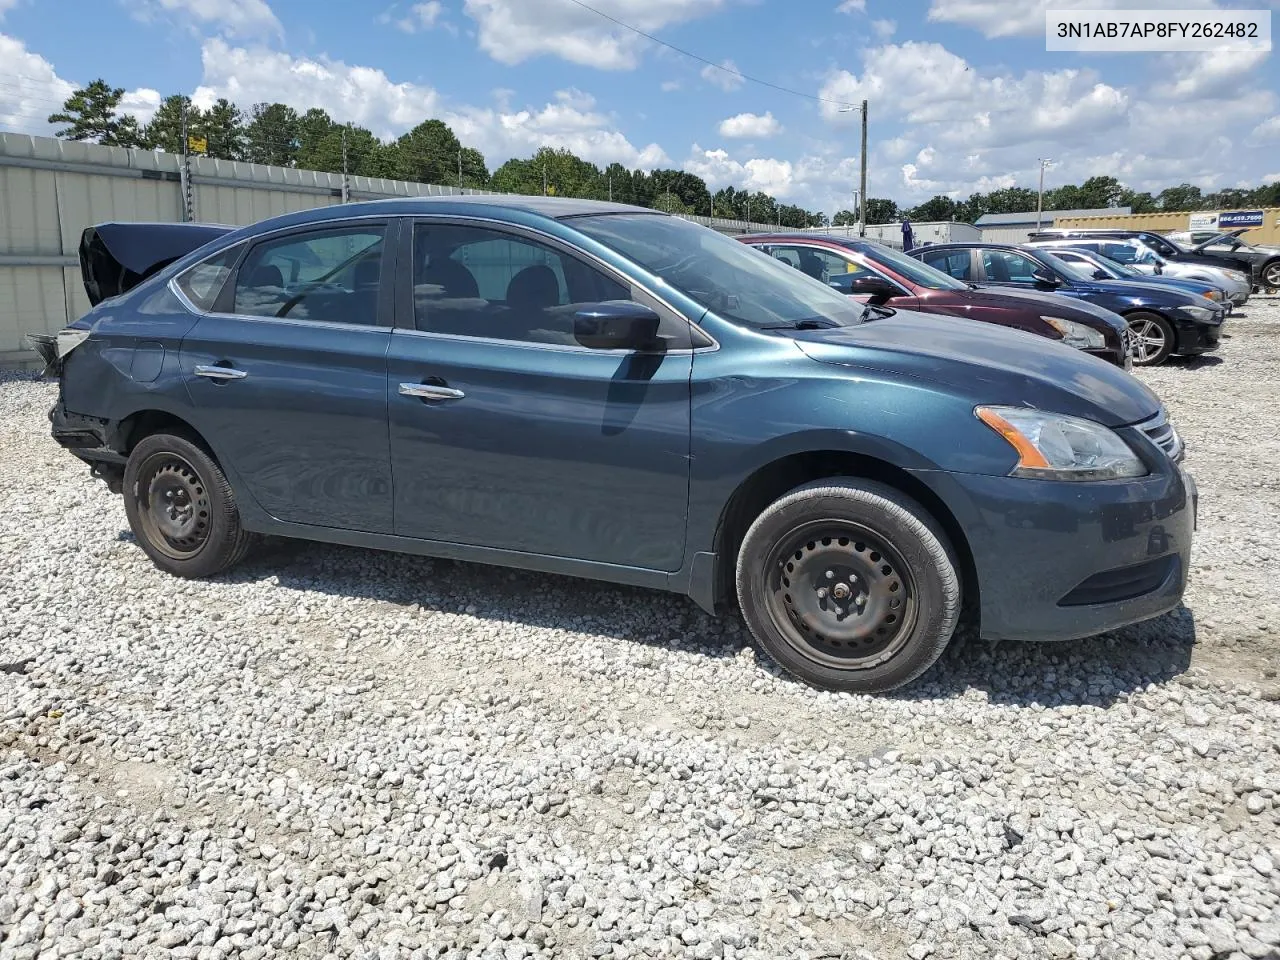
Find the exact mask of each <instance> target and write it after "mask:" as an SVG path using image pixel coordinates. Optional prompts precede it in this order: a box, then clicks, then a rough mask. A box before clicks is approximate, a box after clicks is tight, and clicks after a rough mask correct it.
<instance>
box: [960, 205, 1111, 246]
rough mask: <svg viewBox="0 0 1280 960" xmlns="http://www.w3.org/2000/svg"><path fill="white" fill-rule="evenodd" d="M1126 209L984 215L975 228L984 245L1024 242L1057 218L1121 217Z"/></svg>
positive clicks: (1108, 208) (1109, 208)
mask: <svg viewBox="0 0 1280 960" xmlns="http://www.w3.org/2000/svg"><path fill="white" fill-rule="evenodd" d="M1132 212H1133V210H1132V209H1131V208H1129V207H1107V208H1105V209H1102V210H1045V211H1044V212H1043V213H1041V214H1040V215H1039V222H1038V223H1037V216H1036V212H1035V211H1034V210H1032V211H1030V212H1029V213H984V214H983V215H982V216H980V217H979V218H978V222H977V223H976V224H975V226H976V227H977V228H978V229H979V230H980V231H981V234H982V239H983V240H985V241H987V242H988V243H1026V242H1027V240H1028V239H1029V238H1030V236H1031V234H1032V233H1034V232H1035V231H1036V230H1039V229H1047V228H1049V227H1052V226H1053V223H1054V220H1056V219H1057V218H1058V217H1123V216H1127V215H1128V214H1130V213H1132Z"/></svg>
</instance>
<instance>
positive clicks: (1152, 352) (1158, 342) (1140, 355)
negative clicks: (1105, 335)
mask: <svg viewBox="0 0 1280 960" xmlns="http://www.w3.org/2000/svg"><path fill="white" fill-rule="evenodd" d="M1124 319H1125V323H1127V324H1128V325H1129V337H1130V339H1131V340H1132V341H1133V365H1134V366H1135V367H1154V366H1157V365H1158V364H1161V363H1164V362H1165V361H1166V360H1168V359H1169V356H1170V355H1171V354H1172V353H1173V348H1174V347H1175V346H1176V345H1177V342H1178V340H1177V334H1175V333H1174V331H1173V326H1172V324H1170V323H1169V321H1168V320H1166V319H1165V318H1164V317H1162V316H1160V314H1158V313H1151V312H1150V311H1149V310H1135V311H1134V312H1133V313H1127V314H1125V317H1124Z"/></svg>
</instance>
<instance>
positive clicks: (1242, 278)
mask: <svg viewBox="0 0 1280 960" xmlns="http://www.w3.org/2000/svg"><path fill="white" fill-rule="evenodd" d="M1223 273H1225V274H1226V275H1227V276H1228V277H1230V278H1231V279H1232V280H1234V281H1235V282H1236V283H1248V282H1249V278H1248V276H1246V275H1245V274H1244V272H1243V271H1240V270H1224V271H1223Z"/></svg>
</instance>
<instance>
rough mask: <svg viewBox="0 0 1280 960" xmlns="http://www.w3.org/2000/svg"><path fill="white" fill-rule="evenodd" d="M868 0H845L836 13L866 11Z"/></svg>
mask: <svg viewBox="0 0 1280 960" xmlns="http://www.w3.org/2000/svg"><path fill="white" fill-rule="evenodd" d="M866 12H867V0H843V2H842V3H841V4H840V6H838V7H836V13H866Z"/></svg>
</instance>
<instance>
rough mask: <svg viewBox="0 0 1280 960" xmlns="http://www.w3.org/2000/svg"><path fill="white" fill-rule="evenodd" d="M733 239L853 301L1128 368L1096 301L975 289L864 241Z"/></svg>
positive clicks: (1120, 339) (1118, 338) (1120, 323)
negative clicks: (970, 324) (986, 329)
mask: <svg viewBox="0 0 1280 960" xmlns="http://www.w3.org/2000/svg"><path fill="white" fill-rule="evenodd" d="M738 239H739V240H741V241H742V242H743V243H745V244H749V245H750V246H753V247H755V248H756V249H758V250H762V251H764V252H765V253H768V254H769V255H771V256H773V257H775V258H776V259H778V260H781V261H783V262H784V263H789V264H791V266H793V267H795V268H796V269H797V270H801V271H803V272H804V273H807V274H808V275H809V276H811V277H813V278H814V279H816V280H821V281H823V282H824V283H827V284H829V285H830V286H833V287H835V288H836V289H837V290H840V291H842V292H844V293H847V294H849V296H851V297H855V298H857V299H858V300H862V301H865V302H871V303H877V304H886V305H887V306H890V307H896V308H900V309H903V310H918V311H920V312H921V313H940V314H946V315H948V316H953V317H966V318H968V319H970V320H979V321H982V322H983V323H995V324H999V325H1000V326H1002V327H1014V328H1015V329H1018V330H1026V331H1028V332H1030V333H1036V334H1039V335H1040V336H1043V337H1048V338H1050V339H1052V340H1058V341H1061V342H1062V343H1065V344H1066V345H1067V346H1072V347H1076V348H1077V349H1080V350H1083V351H1085V352H1086V353H1091V354H1093V355H1094V356H1097V357H1101V358H1102V359H1104V360H1107V361H1108V362H1110V363H1113V364H1115V365H1116V366H1118V367H1125V368H1126V369H1127V368H1129V367H1131V366H1132V362H1133V361H1132V358H1131V355H1130V349H1129V338H1128V333H1127V327H1126V324H1125V322H1124V319H1123V318H1122V317H1120V316H1118V315H1117V314H1115V313H1112V312H1111V311H1110V310H1104V309H1102V308H1101V307H1095V306H1093V305H1091V304H1088V303H1081V302H1080V301H1079V300H1073V299H1070V298H1067V297H1062V296H1058V295H1057V294H1053V293H1044V292H1039V291H1030V290H1026V291H1023V290H1000V291H995V290H986V289H979V288H977V287H976V286H974V285H973V284H970V283H965V282H964V281H963V280H958V279H956V278H955V277H952V276H950V275H949V274H946V273H943V272H942V271H941V270H938V269H936V268H934V267H931V266H929V265H928V264H927V263H922V262H921V261H919V260H916V259H915V258H913V257H909V256H907V255H906V254H904V253H900V252H899V251H897V250H894V249H893V248H892V247H886V246H884V245H883V244H880V243H874V242H872V241H869V240H859V239H857V238H852V237H837V236H827V235H825V234H802V233H779V234H754V235H747V236H742V237H738ZM966 256H967V251H966Z"/></svg>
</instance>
